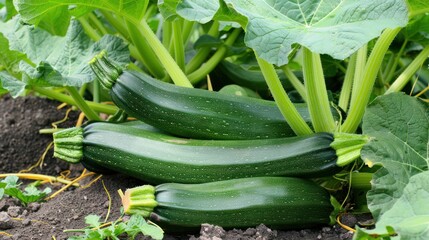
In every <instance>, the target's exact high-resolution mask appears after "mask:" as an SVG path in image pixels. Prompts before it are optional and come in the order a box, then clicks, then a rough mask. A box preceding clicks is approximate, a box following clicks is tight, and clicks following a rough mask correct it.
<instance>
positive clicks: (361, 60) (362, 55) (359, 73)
mask: <svg viewBox="0 0 429 240" xmlns="http://www.w3.org/2000/svg"><path fill="white" fill-rule="evenodd" d="M367 55H368V45H367V44H365V45H364V46H362V47H361V48H360V49H359V50H358V51H357V54H356V67H355V74H354V80H353V87H352V95H351V99H350V102H354V101H358V100H355V99H354V98H356V96H357V93H356V92H357V90H358V87H359V86H360V85H361V84H362V83H361V82H362V78H363V74H364V73H365V65H366V59H367Z"/></svg>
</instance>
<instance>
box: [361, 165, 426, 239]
mask: <svg viewBox="0 0 429 240" xmlns="http://www.w3.org/2000/svg"><path fill="white" fill-rule="evenodd" d="M428 199H429V172H428V171H425V172H422V173H419V174H416V175H414V176H412V177H411V178H410V179H409V183H408V184H407V186H406V187H405V188H404V190H403V193H402V195H401V197H400V198H399V199H398V200H397V201H396V202H395V204H394V205H392V207H391V208H390V209H389V210H387V211H386V212H385V213H384V214H383V215H382V216H381V217H380V219H379V220H378V221H377V224H376V228H375V229H373V230H369V231H366V232H367V233H370V234H371V233H375V234H386V233H387V230H386V228H387V227H391V228H393V229H394V231H395V233H397V234H398V236H397V237H395V238H398V239H421V240H426V239H429V227H428V226H429V204H427V201H428Z"/></svg>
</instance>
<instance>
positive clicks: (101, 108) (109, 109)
mask: <svg viewBox="0 0 429 240" xmlns="http://www.w3.org/2000/svg"><path fill="white" fill-rule="evenodd" d="M33 90H34V91H36V92H38V93H39V94H42V95H44V96H46V97H48V98H52V99H55V100H57V101H60V102H65V103H67V104H70V105H73V106H78V105H77V103H76V101H75V100H74V99H73V98H72V97H70V96H69V95H66V94H63V93H59V92H56V91H54V90H51V89H48V88H42V87H33ZM85 102H86V104H87V105H88V106H89V107H90V108H92V109H94V111H97V112H100V113H105V114H109V115H113V114H115V113H116V112H117V111H118V108H117V107H116V106H113V105H107V104H102V103H95V102H91V101H85Z"/></svg>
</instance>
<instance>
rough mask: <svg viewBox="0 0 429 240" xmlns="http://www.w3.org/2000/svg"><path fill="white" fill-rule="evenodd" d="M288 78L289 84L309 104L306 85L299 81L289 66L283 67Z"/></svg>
mask: <svg viewBox="0 0 429 240" xmlns="http://www.w3.org/2000/svg"><path fill="white" fill-rule="evenodd" d="M281 69H282V70H283V72H284V74H285V75H286V77H287V78H288V79H289V82H290V83H291V84H292V86H293V87H294V88H295V90H296V91H297V92H298V93H299V95H300V96H301V98H302V99H304V101H306V102H307V93H306V91H305V86H304V84H303V83H302V82H301V81H300V80H299V79H298V77H297V76H296V75H295V74H294V73H293V72H292V70H291V69H290V68H289V66H288V65H283V66H282V67H281Z"/></svg>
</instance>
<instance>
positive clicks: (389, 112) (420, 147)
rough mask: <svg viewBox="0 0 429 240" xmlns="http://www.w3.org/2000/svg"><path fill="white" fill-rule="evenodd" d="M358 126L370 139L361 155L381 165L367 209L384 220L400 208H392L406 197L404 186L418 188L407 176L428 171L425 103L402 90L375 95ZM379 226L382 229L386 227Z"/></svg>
mask: <svg viewBox="0 0 429 240" xmlns="http://www.w3.org/2000/svg"><path fill="white" fill-rule="evenodd" d="M362 128H363V132H364V134H367V135H369V136H371V137H372V138H373V139H372V141H370V143H369V144H367V145H366V146H364V147H363V148H362V153H361V156H362V158H363V159H364V161H365V162H366V163H367V164H368V165H370V166H371V165H373V164H380V165H382V166H383V167H382V168H381V169H380V170H379V171H377V172H376V173H375V174H374V176H373V180H372V182H371V183H372V189H371V190H370V191H369V192H368V195H367V199H368V208H369V209H370V210H371V212H372V214H373V216H374V217H375V218H376V219H377V220H378V222H380V221H386V220H385V219H386V216H385V215H386V214H388V213H389V212H390V213H389V214H393V213H391V211H400V210H401V209H402V208H401V207H400V208H394V207H395V206H396V204H400V203H398V202H399V201H400V200H401V199H402V200H401V201H404V200H403V199H404V198H406V197H407V196H406V195H405V194H406V192H405V190H404V189H406V188H411V189H412V188H416V189H418V186H413V184H415V183H416V182H415V181H411V178H412V177H413V176H416V175H420V174H422V173H426V172H427V171H428V156H429V150H428V147H429V105H428V104H427V103H425V102H423V101H420V100H418V99H416V98H413V97H410V96H407V95H404V94H403V93H392V94H388V95H386V96H381V97H378V98H377V99H376V100H374V102H373V103H371V104H370V105H369V106H368V108H367V110H366V112H365V116H364V119H363V125H362ZM419 201H420V200H419V199H418V198H416V199H414V200H410V204H416V205H418V204H420V203H419ZM394 209H396V210H394ZM394 213H395V214H397V212H394ZM398 214H404V213H398ZM409 214H411V213H409ZM387 216H390V215H387ZM398 224H399V223H398ZM381 226H382V227H383V231H385V229H386V228H385V227H386V226H384V225H383V224H381ZM389 226H390V225H389ZM409 227H410V228H411V226H409ZM405 228H406V227H405ZM378 229H379V230H380V229H381V228H378ZM402 231H408V230H402ZM410 231H411V230H410Z"/></svg>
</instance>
